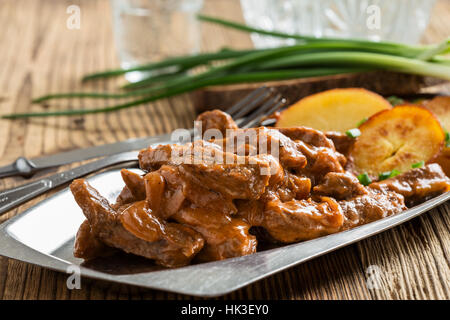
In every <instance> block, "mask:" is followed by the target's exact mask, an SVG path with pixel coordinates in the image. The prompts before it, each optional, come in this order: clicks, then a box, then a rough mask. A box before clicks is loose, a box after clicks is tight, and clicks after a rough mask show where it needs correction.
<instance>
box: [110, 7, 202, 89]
mask: <svg viewBox="0 0 450 320" xmlns="http://www.w3.org/2000/svg"><path fill="white" fill-rule="evenodd" d="M202 6H203V0H111V7H112V14H113V29H114V36H115V41H116V47H117V51H118V55H119V59H120V63H121V67H122V68H130V67H133V66H136V65H139V64H145V63H149V62H152V61H159V60H161V59H164V58H167V57H170V56H179V55H187V54H196V53H198V52H199V51H200V45H201V39H200V29H199V24H198V21H197V19H196V17H195V16H196V14H197V13H198V12H199V11H200V10H201V8H202ZM164 71H167V70H162V71H161V70H160V71H158V72H164ZM151 74H152V73H150V72H130V73H127V75H126V78H127V80H128V81H130V82H136V81H139V80H141V79H143V78H144V77H147V76H149V75H151ZM153 74H154V73H153Z"/></svg>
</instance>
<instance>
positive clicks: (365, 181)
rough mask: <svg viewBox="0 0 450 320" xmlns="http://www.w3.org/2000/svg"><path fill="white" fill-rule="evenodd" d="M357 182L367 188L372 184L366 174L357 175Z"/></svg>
mask: <svg viewBox="0 0 450 320" xmlns="http://www.w3.org/2000/svg"><path fill="white" fill-rule="evenodd" d="M358 180H359V182H360V183H361V184H362V185H363V186H368V185H369V184H371V183H372V180H371V179H370V177H369V175H368V174H367V173H361V174H360V175H358Z"/></svg>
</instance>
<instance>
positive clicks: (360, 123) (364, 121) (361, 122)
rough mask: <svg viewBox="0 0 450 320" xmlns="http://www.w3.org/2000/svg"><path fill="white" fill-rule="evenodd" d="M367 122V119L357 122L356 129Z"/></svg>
mask: <svg viewBox="0 0 450 320" xmlns="http://www.w3.org/2000/svg"><path fill="white" fill-rule="evenodd" d="M367 120H369V118H367V117H366V118H364V119H362V120H361V121H360V122H358V123H357V124H356V126H357V127H359V126H361V125H362V124H363V123H366V122H367Z"/></svg>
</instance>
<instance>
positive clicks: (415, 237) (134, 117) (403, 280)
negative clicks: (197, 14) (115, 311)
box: [0, 0, 450, 299]
mask: <svg viewBox="0 0 450 320" xmlns="http://www.w3.org/2000/svg"><path fill="white" fill-rule="evenodd" d="M71 4H76V5H79V6H80V8H81V28H80V29H79V30H69V29H67V27H66V20H67V18H68V14H67V13H66V8H67V7H68V6H69V5H71ZM204 12H206V13H211V14H215V15H220V16H223V17H226V18H232V19H236V20H242V14H241V11H240V7H239V2H238V1H235V0H205V7H204ZM449 34H450V1H447V0H440V1H438V3H437V5H436V7H435V8H434V11H433V16H432V20H431V24H430V25H429V27H428V29H427V31H426V34H425V36H424V37H423V42H425V43H429V42H435V41H440V40H442V39H444V38H446V37H448V36H449ZM202 36H203V50H205V51H207V50H214V49H218V48H220V47H222V46H224V45H233V47H236V48H248V47H250V46H251V41H250V39H249V37H248V35H246V34H242V33H239V32H236V31H229V30H224V29H223V28H220V27H216V26H212V25H208V26H205V27H203V30H202ZM0 44H1V48H2V49H1V50H0V61H1V62H2V63H1V65H2V68H0V112H1V113H9V112H13V111H16V112H19V111H39V110H42V108H43V107H42V106H39V105H32V104H30V99H31V98H32V97H36V96H39V95H42V94H46V93H49V92H61V91H69V90H81V89H83V90H107V89H112V88H114V87H116V86H117V85H119V83H120V82H121V80H117V81H108V82H105V81H96V82H92V83H91V84H81V82H80V78H81V76H82V75H84V74H86V73H88V72H93V71H97V70H102V69H105V68H111V67H116V66H118V60H117V56H116V51H115V48H114V39H113V34H112V29H111V18H110V7H109V1H108V0H78V1H77V0H70V1H62V0H61V1H53V0H40V1H35V0H2V1H0ZM444 89H447V90H448V86H444ZM440 90H442V87H441V88H440ZM105 103H110V101H106V102H105V101H87V102H82V101H80V100H77V99H74V100H71V101H59V102H57V103H52V104H51V105H50V106H48V107H51V108H67V107H69V108H80V107H82V106H95V107H100V106H102V105H103V104H105ZM194 117H195V108H194V106H193V104H192V99H191V97H190V96H188V95H185V96H181V97H177V98H173V99H168V100H164V101H160V102H156V103H153V104H148V105H143V106H139V107H137V108H133V109H130V110H127V111H121V112H116V113H111V114H97V115H89V116H86V117H59V118H46V119H37V120H17V121H6V120H0V155H1V158H0V165H3V164H6V163H9V162H11V161H13V160H15V159H16V158H17V157H19V156H22V155H25V156H27V157H34V156H39V155H42V154H50V153H55V152H60V151H63V150H69V149H73V148H78V147H86V146H93V145H98V144H103V143H109V142H114V141H119V140H124V139H127V138H131V137H139V136H148V135H154V134H159V133H163V132H169V131H171V130H173V129H175V128H179V127H190V126H191V123H192V121H193V119H194ZM67 168H68V166H65V167H63V168H59V169H58V170H65V169H67ZM54 171H55V170H48V171H47V172H45V173H41V174H40V175H39V176H42V175H44V174H48V173H50V172H54ZM39 176H38V177H39ZM23 182H24V179H22V178H8V179H2V180H0V190H1V189H4V188H8V187H13V186H16V185H19V184H21V183H23ZM49 195H50V194H48V195H46V196H44V197H40V198H38V199H35V200H34V201H30V202H29V203H27V204H26V205H23V206H21V207H19V208H18V209H16V210H12V211H11V212H9V213H8V214H6V215H4V216H2V217H0V222H3V221H6V220H7V219H9V218H11V217H13V216H15V215H17V214H20V212H22V211H23V210H25V209H26V208H28V207H30V206H32V205H34V204H36V203H37V202H39V201H41V200H42V199H43V198H45V197H48V196H49ZM63 210H64V208H61V214H64V212H63ZM449 212H450V205H449V203H447V204H444V205H442V206H441V207H439V208H438V209H435V210H432V211H431V212H429V213H427V214H424V215H423V216H421V217H419V218H416V219H414V220H412V221H411V222H408V223H405V224H404V225H402V226H399V227H396V228H394V229H392V230H389V231H386V232H384V233H382V234H379V235H377V236H375V237H372V238H370V239H367V240H364V241H361V242H359V243H357V244H354V245H351V246H348V247H346V248H344V249H341V250H338V251H336V252H334V253H331V254H328V255H326V256H323V257H321V258H318V259H315V260H313V261H310V262H307V263H304V264H302V265H300V266H297V267H294V268H291V269H289V270H287V271H285V272H281V273H278V274H276V275H274V276H272V277H270V278H267V279H265V280H262V281H259V282H257V283H255V284H253V285H250V286H248V287H246V288H244V289H241V290H239V291H236V292H234V293H232V294H229V295H227V296H225V297H223V298H225V299H449V298H450V292H449V291H450V283H449V281H450V269H449V258H450V249H449V244H450V233H449V228H450V217H449ZM0 245H1V244H0ZM373 270H378V271H379V272H380V273H379V274H380V279H381V286H379V288H378V289H377V288H373V287H372V286H371V285H370V284H371V282H370V280H371V279H372V278H371V272H372V271H373ZM66 279H67V276H66V275H65V274H62V273H58V272H54V271H49V270H46V269H42V268H40V267H36V266H33V265H30V264H26V263H22V262H19V261H14V260H10V259H6V258H3V257H0V298H1V299H188V298H191V297H189V296H183V295H177V294H171V293H167V292H162V291H154V290H146V289H141V288H137V287H132V286H125V285H116V284H111V283H106V282H102V281H95V280H89V279H83V280H82V288H81V289H80V290H69V289H67V287H66ZM368 284H369V285H368Z"/></svg>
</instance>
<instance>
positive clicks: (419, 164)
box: [411, 160, 425, 168]
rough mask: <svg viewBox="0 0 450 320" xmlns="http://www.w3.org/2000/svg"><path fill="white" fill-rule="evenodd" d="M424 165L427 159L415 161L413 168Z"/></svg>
mask: <svg viewBox="0 0 450 320" xmlns="http://www.w3.org/2000/svg"><path fill="white" fill-rule="evenodd" d="M424 165H425V161H423V160H422V161H419V162H416V163H413V164H412V165H411V168H422V167H423V166H424Z"/></svg>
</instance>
